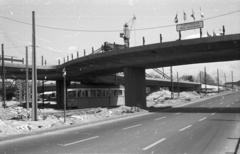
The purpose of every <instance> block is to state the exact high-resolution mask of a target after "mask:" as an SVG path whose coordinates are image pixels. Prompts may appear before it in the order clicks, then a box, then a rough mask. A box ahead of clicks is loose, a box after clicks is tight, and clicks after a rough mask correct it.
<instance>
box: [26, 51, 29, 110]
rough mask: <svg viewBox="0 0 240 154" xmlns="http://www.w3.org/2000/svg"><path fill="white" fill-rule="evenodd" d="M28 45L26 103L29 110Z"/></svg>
mask: <svg viewBox="0 0 240 154" xmlns="http://www.w3.org/2000/svg"><path fill="white" fill-rule="evenodd" d="M28 86H29V85H28V47H26V105H27V111H29V87H28Z"/></svg>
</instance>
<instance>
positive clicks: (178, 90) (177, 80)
mask: <svg viewBox="0 0 240 154" xmlns="http://www.w3.org/2000/svg"><path fill="white" fill-rule="evenodd" d="M177 83H178V97H180V87H179V78H178V72H177Z"/></svg>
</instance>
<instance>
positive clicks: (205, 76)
mask: <svg viewBox="0 0 240 154" xmlns="http://www.w3.org/2000/svg"><path fill="white" fill-rule="evenodd" d="M204 80H205V96H206V95H207V72H206V67H204Z"/></svg>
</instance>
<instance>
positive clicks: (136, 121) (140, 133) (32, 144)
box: [0, 92, 240, 154]
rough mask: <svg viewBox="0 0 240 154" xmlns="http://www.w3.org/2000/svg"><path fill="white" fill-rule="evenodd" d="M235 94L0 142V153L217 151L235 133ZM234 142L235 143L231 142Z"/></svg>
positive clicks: (238, 113)
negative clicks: (111, 120) (89, 125)
mask: <svg viewBox="0 0 240 154" xmlns="http://www.w3.org/2000/svg"><path fill="white" fill-rule="evenodd" d="M239 130H240V92H237V93H233V94H228V95H224V96H218V97H215V98H211V99H208V100H205V101H201V102H198V103H194V104H190V105H188V106H182V107H177V108H172V109H168V110H164V111H159V112H153V113H150V114H144V115H139V116H136V117H133V118H125V119H121V120H115V121H113V122H106V123H102V124H97V125H93V126H91V127H88V126H86V127H82V128H74V129H71V130H67V131H57V132H55V133H47V134H41V135H38V136H35V137H29V138H25V139H22V140H16V141H9V142H5V143H0V151H1V153H6V154H14V153H18V154H19V153H20V154H28V153H34V154H37V153H50V154H54V153H58V154H59V153H157V154H168V153H169V154H175V153H181V154H204V153H205V154H210V153H211V154H220V153H225V151H226V150H227V149H226V147H227V146H228V143H229V141H237V140H238V139H239V137H240V131H239ZM236 143H237V142H236Z"/></svg>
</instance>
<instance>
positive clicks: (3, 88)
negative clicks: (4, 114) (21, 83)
mask: <svg viewBox="0 0 240 154" xmlns="http://www.w3.org/2000/svg"><path fill="white" fill-rule="evenodd" d="M5 98H6V87H5V65H4V45H3V44H2V102H3V103H2V106H3V108H6V102H5Z"/></svg>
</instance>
